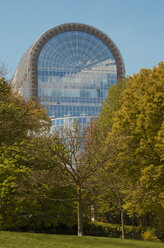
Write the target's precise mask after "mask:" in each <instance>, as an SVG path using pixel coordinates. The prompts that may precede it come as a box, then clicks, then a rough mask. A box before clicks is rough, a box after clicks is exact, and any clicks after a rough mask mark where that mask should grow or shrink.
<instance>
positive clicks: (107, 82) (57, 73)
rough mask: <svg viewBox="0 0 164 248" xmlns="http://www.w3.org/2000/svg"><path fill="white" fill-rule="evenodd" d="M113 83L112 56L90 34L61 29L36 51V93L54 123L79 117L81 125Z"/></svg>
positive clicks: (98, 105) (90, 116)
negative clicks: (60, 31)
mask: <svg viewBox="0 0 164 248" xmlns="http://www.w3.org/2000/svg"><path fill="white" fill-rule="evenodd" d="M116 83H117V67H116V62H115V59H114V57H113V55H112V53H111V51H110V49H109V48H108V47H107V46H106V45H105V43H104V42H102V41H101V40H100V39H98V38H97V37H95V36H93V35H92V34H89V33H87V32H82V31H67V32H62V33H60V34H58V35H56V36H54V37H52V38H51V39H50V40H49V41H48V42H47V43H46V44H45V45H44V47H43V48H42V50H41V52H40V55H39V59H38V96H39V98H40V101H41V104H42V105H43V106H44V107H45V108H46V110H47V114H48V115H49V116H50V118H51V119H52V121H53V124H54V125H55V126H64V125H66V124H68V123H72V122H73V121H76V120H79V122H80V123H81V125H82V126H83V127H84V128H85V127H86V125H87V124H88V122H89V121H90V119H91V118H92V117H93V118H94V117H97V116H98V112H99V110H100V108H101V103H102V101H103V100H104V97H105V96H106V94H107V91H108V88H109V87H110V86H111V85H113V84H116Z"/></svg>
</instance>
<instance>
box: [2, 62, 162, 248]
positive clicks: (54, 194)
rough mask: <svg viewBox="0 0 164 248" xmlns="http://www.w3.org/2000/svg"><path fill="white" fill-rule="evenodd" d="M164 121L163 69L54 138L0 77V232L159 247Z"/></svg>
mask: <svg viewBox="0 0 164 248" xmlns="http://www.w3.org/2000/svg"><path fill="white" fill-rule="evenodd" d="M163 117H164V63H162V62H161V63H159V65H158V67H154V68H153V69H152V70H150V69H142V70H140V72H139V73H138V74H134V75H133V76H131V77H130V76H129V77H127V78H125V79H123V80H122V81H119V82H118V84H117V85H113V86H112V87H111V88H110V89H109V92H108V95H107V97H106V99H105V101H104V103H103V106H102V109H101V111H100V114H99V117H98V118H97V119H96V120H93V121H92V122H91V123H90V126H89V127H88V128H87V129H86V130H85V132H84V131H82V130H81V129H80V125H79V124H78V123H75V124H74V125H73V126H72V127H67V128H65V129H62V130H57V131H55V132H52V130H51V120H50V119H49V118H48V117H47V115H46V112H45V110H44V109H43V108H42V106H41V105H40V104H39V101H35V102H33V101H27V100H25V99H22V97H21V96H20V95H19V94H17V93H15V92H13V90H12V88H11V85H10V84H9V83H8V82H6V81H5V79H4V78H3V77H1V79H0V230H12V231H35V232H47V233H63V234H70V233H72V234H75V233H76V231H75V228H76V226H77V234H78V235H79V236H82V235H83V234H84V235H97V236H108V237H120V236H121V237H122V238H123V239H124V238H137V239H141V238H142V239H144V240H159V239H161V240H162V239H164V233H163V232H162V230H163V228H164V224H163V223H164V118H163ZM50 130H51V131H50ZM90 220H94V221H92V222H90ZM102 222H103V223H102ZM108 223H110V224H108ZM110 225H111V226H110ZM112 225H113V226H112ZM127 225H128V226H130V227H127ZM128 228H129V229H128ZM120 247H121V246H120ZM127 247H128V246H127ZM136 247H137V246H136Z"/></svg>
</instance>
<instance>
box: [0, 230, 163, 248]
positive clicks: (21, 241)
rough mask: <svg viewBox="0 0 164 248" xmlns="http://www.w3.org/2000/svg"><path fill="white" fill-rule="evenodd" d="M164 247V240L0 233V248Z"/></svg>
mask: <svg viewBox="0 0 164 248" xmlns="http://www.w3.org/2000/svg"><path fill="white" fill-rule="evenodd" d="M9 247H12V248H29V247H30V248H36V247H38V248H39V247H49V248H53V247H55V248H77V247H79V248H84V247H85V248H99V247H101V248H124V247H126V248H131V247H133V248H162V247H163V243H162V242H144V241H141V240H127V239H126V240H122V239H115V238H106V237H78V236H73V235H52V234H51V235H50V234H40V233H18V232H4V231H1V235H0V248H9Z"/></svg>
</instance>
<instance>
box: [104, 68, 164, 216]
mask: <svg viewBox="0 0 164 248" xmlns="http://www.w3.org/2000/svg"><path fill="white" fill-rule="evenodd" d="M163 75H164V64H163V63H160V64H159V65H158V67H154V68H153V69H152V70H148V69H142V70H141V71H140V73H138V74H135V75H134V76H133V77H129V78H128V87H127V89H125V90H124V92H123V95H122V99H121V108H120V109H119V110H118V111H117V112H116V113H115V116H114V119H113V126H112V133H111V134H110V135H109V137H108V142H110V136H112V135H115V134H117V135H118V134H119V135H120V136H122V135H126V142H124V143H123V145H122V151H121V153H120V154H118V156H120V155H121V156H122V165H123V168H124V169H123V174H122V175H124V176H125V177H127V178H128V179H129V181H131V185H132V186H131V190H129V192H127V198H126V204H125V206H124V207H125V209H127V210H128V211H129V213H131V212H133V211H135V212H136V213H137V214H138V215H139V216H141V215H143V214H150V213H154V214H155V215H158V214H159V213H162V215H163V210H162V204H163V203H162V202H163V200H162V194H163V193H162V192H163V189H164V185H163V178H164V174H163V171H164V170H163V168H164V164H163V160H162V154H161V149H162V147H163V141H162V136H161V134H162V129H163V116H164V92H163V85H164V79H163ZM159 140H160V141H159ZM141 199H142V200H141ZM159 209H160V211H159Z"/></svg>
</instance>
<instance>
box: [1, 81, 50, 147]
mask: <svg viewBox="0 0 164 248" xmlns="http://www.w3.org/2000/svg"><path fill="white" fill-rule="evenodd" d="M49 127H50V119H49V118H48V117H47V115H46V112H45V110H44V109H43V108H42V107H41V105H40V104H39V103H37V102H33V101H29V102H26V101H25V100H24V99H23V98H21V97H20V96H18V95H17V94H14V93H13V92H12V89H11V87H10V85H9V84H8V83H7V82H6V81H5V79H4V78H1V79H0V143H1V144H2V143H8V144H11V143H12V142H14V141H15V140H18V139H22V138H24V137H27V136H29V135H30V134H31V135H32V134H34V133H35V134H36V133H40V132H41V131H42V132H46V131H48V129H49Z"/></svg>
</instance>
